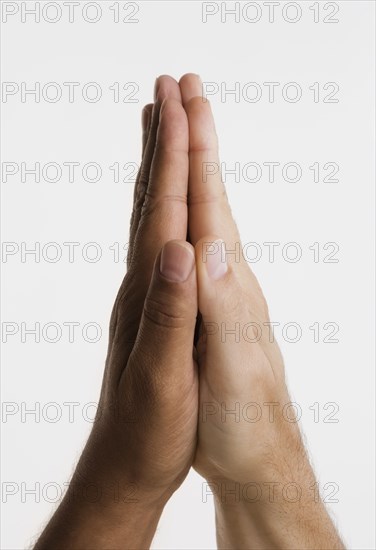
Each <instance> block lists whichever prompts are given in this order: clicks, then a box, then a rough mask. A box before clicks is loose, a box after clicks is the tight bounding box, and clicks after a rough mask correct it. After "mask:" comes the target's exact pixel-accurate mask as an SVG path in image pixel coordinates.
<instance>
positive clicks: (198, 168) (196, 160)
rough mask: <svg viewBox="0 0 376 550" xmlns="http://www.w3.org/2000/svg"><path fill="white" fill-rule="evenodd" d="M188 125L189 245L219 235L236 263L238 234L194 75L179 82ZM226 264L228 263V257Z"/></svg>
mask: <svg viewBox="0 0 376 550" xmlns="http://www.w3.org/2000/svg"><path fill="white" fill-rule="evenodd" d="M179 84H180V89H181V94H182V100H183V105H184V108H185V110H186V113H187V117H188V124H189V188H188V205H189V236H190V240H191V242H192V243H193V244H195V243H197V241H198V240H199V239H201V238H202V237H204V236H205V235H211V234H214V235H222V236H223V238H224V240H225V241H226V245H227V246H228V247H229V250H233V251H234V253H233V256H234V258H233V259H234V260H235V259H236V260H237V261H239V254H237V257H236V258H235V253H238V252H239V250H240V240H239V233H238V229H237V227H236V224H235V222H234V220H233V217H232V213H231V209H230V205H229V203H228V200H227V194H226V189H225V186H224V184H223V182H222V178H221V173H220V161H219V156H218V141H217V135H216V131H215V126H214V119H213V115H212V112H211V107H210V103H209V101H207V100H203V98H202V94H201V92H202V84H201V80H200V78H199V77H198V76H197V75H193V74H187V75H184V76H183V77H182V78H181V79H180V82H179ZM229 260H230V262H231V261H232V259H231V258H229Z"/></svg>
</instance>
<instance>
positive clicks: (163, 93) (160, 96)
mask: <svg viewBox="0 0 376 550" xmlns="http://www.w3.org/2000/svg"><path fill="white" fill-rule="evenodd" d="M166 97H170V98H174V99H176V100H177V101H179V102H180V103H181V101H182V98H181V92H180V86H179V84H178V82H177V81H176V80H175V78H173V77H172V76H170V75H160V76H158V77H157V79H156V81H155V85H154V100H155V101H158V102H159V103H162V102H163V100H164V99H165V98H166Z"/></svg>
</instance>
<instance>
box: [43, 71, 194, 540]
mask: <svg viewBox="0 0 376 550" xmlns="http://www.w3.org/2000/svg"><path fill="white" fill-rule="evenodd" d="M143 125H144V137H143V158H142V164H141V168H140V172H139V175H138V179H137V182H136V186H135V194H134V210H133V214H132V221H131V230H130V248H129V255H128V272H127V274H126V276H125V279H124V281H123V284H122V285H121V288H120V290H119V293H118V296H117V298H116V302H115V306H114V309H113V313H112V316H111V322H110V338H109V348H108V355H107V360H106V368H105V374H104V380H103V385H102V392H101V397H100V402H99V407H98V417H97V419H96V422H95V424H94V427H93V430H92V433H91V435H90V438H89V441H88V443H87V445H86V447H85V450H84V452H83V454H82V457H81V459H80V461H79V464H78V466H77V469H76V471H75V474H74V476H73V480H72V484H71V490H70V491H68V494H67V497H66V498H65V499H64V501H63V503H62V505H61V507H60V508H59V511H58V512H57V514H55V516H54V518H53V520H52V521H51V522H50V524H49V526H48V528H47V529H46V531H45V533H44V534H43V535H42V537H41V539H40V540H39V542H38V543H37V546H36V549H38V550H40V549H42V548H48V549H50V548H52V547H53V548H54V549H55V550H56V549H59V548H64V549H66V548H70V550H74V549H76V548H83V547H85V548H88V547H90V548H103V547H106V548H107V547H109V546H111V548H115V547H116V548H124V547H125V546H126V547H127V548H134V547H142V548H144V547H146V546H148V545H149V544H150V541H151V538H152V536H153V534H154V530H155V528H156V525H157V522H158V519H159V516H160V514H161V511H162V509H163V506H164V504H165V503H166V502H167V500H168V499H169V497H170V496H171V494H172V493H173V492H174V491H175V490H176V489H177V488H178V487H179V485H180V484H181V483H182V481H183V479H184V478H185V476H186V475H187V473H188V471H189V469H190V466H191V464H192V460H193V458H194V453H195V446H196V438H197V435H196V432H197V411H198V377H197V366H196V364H195V362H194V360H193V339H194V330H195V323H196V315H197V288H196V272H195V262H194V250H193V248H192V246H191V245H190V244H189V243H187V242H186V235H187V217H188V214H187V186H188V122H187V117H186V113H185V111H184V109H183V106H182V103H181V95H180V89H179V86H178V83H177V82H176V81H175V80H174V79H172V78H171V77H160V78H159V79H158V80H157V83H156V89H155V103H154V106H152V105H148V106H146V108H145V109H144V112H143ZM168 241H169V242H168ZM167 242H168V244H166V243H167ZM161 249H162V250H161ZM93 485H94V486H95V488H96V490H97V491H98V490H99V493H100V495H101V499H100V500H99V502H98V503H97V504H96V503H95V502H93V503H90V502H89V503H88V502H87V499H86V501H85V499H84V498H83V497H82V496H81V495H82V494H84V492H85V487H91V486H93ZM72 487H74V488H75V489H76V491H75V493H76V494H75V495H73V489H72ZM77 488H78V490H77ZM77 492H78V496H77ZM72 501H73V502H72ZM84 501H85V502H84ZM75 504H76V506H75ZM65 524H68V525H70V527H71V528H70V529H69V531H66V530H65V528H64V525H65ZM93 525H95V529H93Z"/></svg>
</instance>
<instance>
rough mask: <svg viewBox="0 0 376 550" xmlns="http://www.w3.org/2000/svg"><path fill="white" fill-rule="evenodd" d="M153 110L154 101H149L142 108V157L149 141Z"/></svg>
mask: <svg viewBox="0 0 376 550" xmlns="http://www.w3.org/2000/svg"><path fill="white" fill-rule="evenodd" d="M152 112H153V103H149V104H148V105H145V107H144V108H143V109H142V115H141V118H142V152H141V159H143V158H144V153H145V147H146V144H147V141H148V136H149V130H150V123H151V115H152Z"/></svg>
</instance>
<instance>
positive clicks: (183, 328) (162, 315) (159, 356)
mask: <svg viewBox="0 0 376 550" xmlns="http://www.w3.org/2000/svg"><path fill="white" fill-rule="evenodd" d="M196 315H197V287H196V270H195V258H194V250H193V247H192V246H191V245H190V244H189V243H187V242H185V241H170V242H168V243H167V244H165V246H164V247H163V249H162V251H161V253H160V254H159V255H158V257H157V260H156V262H155V265H154V271H153V276H152V280H151V283H150V287H149V289H148V293H147V296H146V299H145V303H144V308H143V314H142V319H141V322H140V327H139V330H138V334H137V340H136V343H135V346H134V348H133V350H132V353H131V356H130V358H129V364H130V365H132V367H131V368H133V365H134V368H136V370H137V376H140V378H142V377H143V376H144V375H145V376H147V377H149V378H150V376H152V377H153V378H154V379H156V380H157V381H159V382H161V383H162V384H163V385H164V387H165V389H167V388H168V387H169V385H168V384H167V383H166V381H167V382H168V381H169V380H170V382H171V389H172V388H173V386H174V382H177V383H178V384H180V382H181V383H182V384H184V385H185V384H186V381H187V377H188V378H189V379H191V380H193V376H194V366H193V358H192V354H193V339H194V330H195V323H196ZM183 397H184V396H183Z"/></svg>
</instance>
